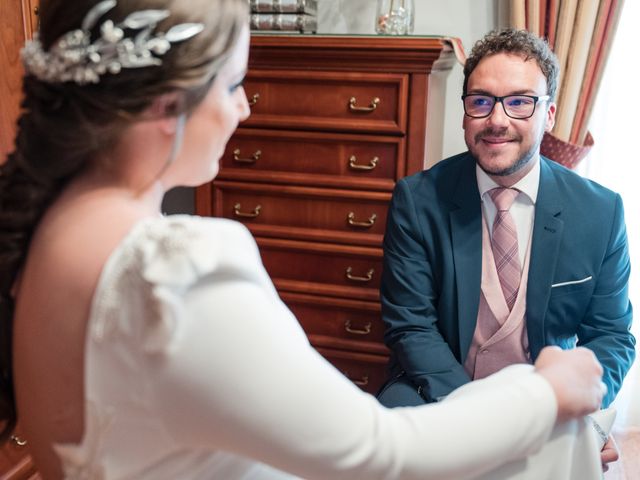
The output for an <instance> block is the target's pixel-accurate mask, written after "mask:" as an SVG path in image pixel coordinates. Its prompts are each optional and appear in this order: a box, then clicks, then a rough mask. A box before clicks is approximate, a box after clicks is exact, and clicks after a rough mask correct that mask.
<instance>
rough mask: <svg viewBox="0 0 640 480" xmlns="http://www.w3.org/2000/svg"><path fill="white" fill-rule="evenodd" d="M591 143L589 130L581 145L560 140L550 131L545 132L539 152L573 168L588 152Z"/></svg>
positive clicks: (591, 145) (591, 138)
mask: <svg viewBox="0 0 640 480" xmlns="http://www.w3.org/2000/svg"><path fill="white" fill-rule="evenodd" d="M593 143H594V142H593V137H592V136H591V133H589V132H587V136H586V137H585V139H584V142H583V144H582V145H579V144H575V143H571V142H566V141H564V140H560V139H559V138H558V137H556V136H555V135H553V134H552V133H551V132H545V134H544V136H543V137H542V143H541V144H540V153H541V154H542V155H544V156H545V157H547V158H549V159H551V160H553V161H554V162H558V163H559V164H560V165H563V166H565V167H567V168H570V169H571V170H573V169H574V168H576V167H577V166H578V164H579V163H580V162H581V161H582V159H583V158H585V157H586V156H587V155H588V154H589V152H590V151H591V148H592V147H593Z"/></svg>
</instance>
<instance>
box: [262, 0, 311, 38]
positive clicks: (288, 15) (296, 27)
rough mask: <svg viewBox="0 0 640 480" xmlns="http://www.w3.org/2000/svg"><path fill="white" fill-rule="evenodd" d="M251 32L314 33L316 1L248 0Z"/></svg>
mask: <svg viewBox="0 0 640 480" xmlns="http://www.w3.org/2000/svg"><path fill="white" fill-rule="evenodd" d="M249 4H250V5H251V30H252V31H261V32H267V31H268V32H273V31H279V32H300V33H315V32H316V31H317V30H318V18H317V15H318V2H317V0H249Z"/></svg>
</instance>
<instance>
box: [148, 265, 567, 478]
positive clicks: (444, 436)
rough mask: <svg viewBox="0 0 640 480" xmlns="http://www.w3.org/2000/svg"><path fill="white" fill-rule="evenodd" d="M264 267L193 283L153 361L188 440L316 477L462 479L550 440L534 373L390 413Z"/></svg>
mask: <svg viewBox="0 0 640 480" xmlns="http://www.w3.org/2000/svg"><path fill="white" fill-rule="evenodd" d="M256 269H258V270H260V269H259V268H258V267H256ZM254 273H255V272H252V271H250V270H246V269H242V268H239V269H234V268H231V269H226V270H225V271H218V272H214V273H213V274H210V275H209V276H208V277H206V278H204V279H202V280H201V281H200V282H199V283H198V284H197V285H195V286H194V287H193V288H191V289H190V291H189V292H188V293H187V294H186V296H185V298H184V306H183V307H184V309H183V315H182V316H181V318H180V321H179V323H180V325H179V327H178V330H177V332H176V334H175V338H174V339H173V341H172V343H171V347H170V349H169V350H168V351H167V352H166V354H165V355H164V356H163V357H162V360H161V361H158V362H157V364H156V365H155V366H154V368H155V372H154V376H153V378H154V383H155V387H156V388H157V390H156V393H155V394H156V398H157V400H158V402H159V405H160V409H161V411H160V412H159V415H161V416H162V417H163V418H165V419H166V424H167V428H168V430H169V432H170V433H171V434H172V435H173V436H174V437H175V438H177V439H178V440H179V441H180V442H181V443H183V444H185V445H189V446H194V447H205V448H212V449H221V450H227V451H230V452H234V453H237V454H241V455H244V456H247V457H251V458H254V459H256V460H258V461H261V462H265V463H269V464H271V465H273V466H275V467H277V468H280V469H282V470H286V471H289V472H292V473H295V474H297V475H299V476H302V477H305V478H310V479H313V478H317V479H327V478H331V479H342V478H345V479H347V478H348V479H354V478H362V479H367V480H370V479H376V478H385V479H393V478H402V479H407V480H408V479H414V478H415V479H418V478H420V479H427V478H437V479H446V478H455V479H464V478H470V477H472V476H475V475H477V474H480V473H482V472H485V471H489V470H491V469H493V468H495V467H496V466H497V465H499V464H501V463H503V462H506V461H509V460H513V459H517V458H521V457H523V456H525V455H527V454H529V453H531V452H532V451H535V450H537V449H538V448H540V447H541V445H542V444H543V443H544V442H545V440H546V439H547V438H548V436H549V435H550V432H551V430H552V428H553V425H554V422H555V419H556V400H555V396H554V392H553V390H552V388H551V386H550V384H549V383H548V382H547V381H546V380H545V379H543V378H542V377H541V376H540V375H539V374H537V373H533V372H532V371H530V369H529V370H527V371H526V372H524V373H522V374H521V375H513V374H509V373H508V372H507V373H505V374H503V375H502V377H504V378H501V376H500V375H497V376H494V377H491V378H490V379H488V380H487V381H486V383H487V385H488V386H490V388H480V389H476V390H477V391H475V392H471V393H470V394H469V395H460V396H459V397H458V398H452V399H451V400H449V401H447V402H445V403H442V404H436V405H430V406H424V407H419V408H406V409H394V410H388V409H385V408H383V407H382V406H380V405H379V404H378V402H377V401H376V399H375V398H374V397H372V396H370V395H367V394H365V393H363V392H361V391H360V390H359V389H358V388H356V387H355V386H354V385H353V384H352V383H351V382H349V381H348V380H347V379H346V378H345V377H343V376H342V375H341V374H340V372H338V371H337V370H335V369H334V368H333V367H332V366H331V365H330V364H329V363H328V362H326V361H325V360H324V359H323V358H322V357H321V356H320V355H319V354H317V353H316V352H315V350H313V349H312V348H311V347H310V346H309V344H308V342H307V340H306V337H305V336H304V333H303V332H302V330H301V329H300V327H299V325H298V323H297V321H296V320H295V318H294V317H293V315H292V314H291V313H290V312H289V310H288V309H287V308H286V307H285V306H284V305H283V304H282V303H281V302H280V301H279V299H278V298H277V296H275V295H274V293H273V289H272V286H271V284H270V283H269V282H268V279H266V275H263V274H261V273H260V272H257V273H258V274H254ZM477 386H478V387H480V386H481V383H479V384H478V385H477Z"/></svg>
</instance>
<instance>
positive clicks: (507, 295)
mask: <svg viewBox="0 0 640 480" xmlns="http://www.w3.org/2000/svg"><path fill="white" fill-rule="evenodd" d="M518 193H519V192H518V190H516V189H514V188H494V189H493V190H490V191H489V195H490V196H491V200H493V203H494V204H495V206H496V209H497V210H498V212H497V213H496V218H495V220H494V221H493V234H492V239H491V245H492V248H493V257H494V259H495V262H496V270H497V271H498V277H499V278H500V285H501V287H502V293H504V299H505V300H506V301H507V305H508V307H509V310H511V309H512V308H513V304H514V303H515V301H516V297H517V296H518V288H519V286H520V259H519V258H518V234H517V232H516V225H515V222H514V221H513V217H512V216H511V214H510V213H509V208H511V205H512V204H513V201H514V200H515V199H516V197H517V196H518Z"/></svg>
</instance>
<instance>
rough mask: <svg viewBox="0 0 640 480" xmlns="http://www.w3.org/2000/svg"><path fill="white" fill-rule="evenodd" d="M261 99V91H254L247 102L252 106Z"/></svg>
mask: <svg viewBox="0 0 640 480" xmlns="http://www.w3.org/2000/svg"><path fill="white" fill-rule="evenodd" d="M259 99H260V94H259V93H254V94H253V95H252V96H251V98H249V99H247V102H248V103H249V106H250V107H253V106H254V105H255V104H256V103H258V100H259Z"/></svg>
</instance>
